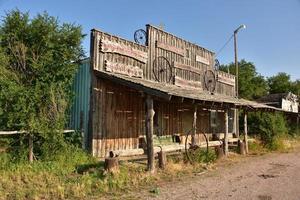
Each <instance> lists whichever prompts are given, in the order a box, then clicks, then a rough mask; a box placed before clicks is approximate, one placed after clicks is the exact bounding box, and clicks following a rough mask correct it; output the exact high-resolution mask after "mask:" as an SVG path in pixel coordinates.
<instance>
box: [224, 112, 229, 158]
mask: <svg viewBox="0 0 300 200" xmlns="http://www.w3.org/2000/svg"><path fill="white" fill-rule="evenodd" d="M224 115H225V134H224V154H225V156H227V155H228V109H225V112H224Z"/></svg>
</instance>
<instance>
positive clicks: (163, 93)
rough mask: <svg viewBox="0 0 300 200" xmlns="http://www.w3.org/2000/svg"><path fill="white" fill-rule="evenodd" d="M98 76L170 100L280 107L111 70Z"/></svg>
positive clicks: (270, 107) (262, 107) (264, 107)
mask: <svg viewBox="0 0 300 200" xmlns="http://www.w3.org/2000/svg"><path fill="white" fill-rule="evenodd" d="M94 72H95V75H96V76H97V77H101V78H105V79H109V80H111V81H113V82H116V83H119V84H121V85H125V86H128V87H130V88H133V89H136V90H140V91H143V92H145V93H147V94H150V95H153V96H156V97H159V98H162V99H165V100H170V99H171V98H172V97H173V96H175V97H181V98H187V99H191V100H196V101H197V100H198V101H205V102H217V103H227V104H232V106H236V107H241V108H249V109H262V110H278V111H282V110H281V109H279V108H275V107H272V106H268V105H265V104H262V103H258V102H255V101H249V100H246V99H237V98H235V97H230V96H225V95H221V94H209V93H208V92H207V91H201V90H198V91H197V90H196V89H192V88H182V87H178V86H175V85H169V84H164V83H159V82H154V81H149V80H144V79H140V78H135V77H128V76H124V75H120V74H113V73H109V72H103V71H101V72H100V71H97V70H94Z"/></svg>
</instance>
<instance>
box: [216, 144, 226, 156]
mask: <svg viewBox="0 0 300 200" xmlns="http://www.w3.org/2000/svg"><path fill="white" fill-rule="evenodd" d="M222 146H223V145H221V146H216V147H215V152H216V154H217V158H218V159H220V158H222V157H223V156H224V149H223V147H222Z"/></svg>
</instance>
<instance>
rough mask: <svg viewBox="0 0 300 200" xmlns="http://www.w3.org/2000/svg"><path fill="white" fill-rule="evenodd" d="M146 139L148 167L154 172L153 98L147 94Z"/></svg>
mask: <svg viewBox="0 0 300 200" xmlns="http://www.w3.org/2000/svg"><path fill="white" fill-rule="evenodd" d="M146 107H147V111H146V112H147V114H146V139H147V160H148V162H147V169H148V171H150V172H151V173H154V170H155V167H154V148H153V117H154V114H155V113H154V109H153V99H152V97H151V96H150V95H147V99H146Z"/></svg>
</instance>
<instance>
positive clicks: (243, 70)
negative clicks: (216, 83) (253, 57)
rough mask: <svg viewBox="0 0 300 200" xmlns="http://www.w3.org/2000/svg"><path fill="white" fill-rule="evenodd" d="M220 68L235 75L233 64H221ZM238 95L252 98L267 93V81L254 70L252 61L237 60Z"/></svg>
mask: <svg viewBox="0 0 300 200" xmlns="http://www.w3.org/2000/svg"><path fill="white" fill-rule="evenodd" d="M220 70H222V71H225V72H228V70H229V72H230V73H231V74H234V75H235V64H234V63H230V64H228V65H222V66H221V67H220ZM238 81H239V97H241V98H245V99H249V100H253V99H256V98H259V97H261V96H263V95H265V94H267V89H268V87H267V82H266V81H265V79H264V77H263V76H261V75H260V74H259V73H257V71H256V67H255V65H254V64H253V63H252V62H247V61H245V60H241V61H240V62H239V79H238Z"/></svg>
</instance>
